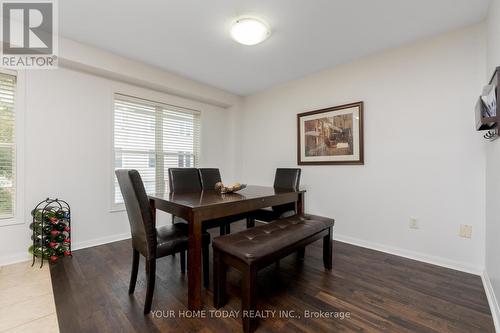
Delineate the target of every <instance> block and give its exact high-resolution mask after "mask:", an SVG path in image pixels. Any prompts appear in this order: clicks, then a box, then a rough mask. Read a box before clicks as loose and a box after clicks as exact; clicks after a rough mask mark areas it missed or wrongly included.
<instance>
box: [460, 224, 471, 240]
mask: <svg viewBox="0 0 500 333" xmlns="http://www.w3.org/2000/svg"><path fill="white" fill-rule="evenodd" d="M459 236H460V237H462V238H471V237H472V226H471V225H467V224H461V225H460V234H459Z"/></svg>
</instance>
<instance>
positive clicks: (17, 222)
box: [0, 217, 25, 228]
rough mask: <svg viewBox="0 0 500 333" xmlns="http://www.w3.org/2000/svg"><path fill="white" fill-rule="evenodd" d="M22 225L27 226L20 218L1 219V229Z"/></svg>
mask: <svg viewBox="0 0 500 333" xmlns="http://www.w3.org/2000/svg"><path fill="white" fill-rule="evenodd" d="M20 224H25V222H24V221H22V220H19V219H18V218H15V217H9V218H5V219H0V228H1V227H8V226H13V225H20Z"/></svg>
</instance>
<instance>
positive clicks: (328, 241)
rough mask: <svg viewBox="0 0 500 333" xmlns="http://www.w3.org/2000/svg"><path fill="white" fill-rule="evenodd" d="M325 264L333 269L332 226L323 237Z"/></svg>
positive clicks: (327, 267) (329, 268) (326, 267)
mask: <svg viewBox="0 0 500 333" xmlns="http://www.w3.org/2000/svg"><path fill="white" fill-rule="evenodd" d="M323 265H325V269H328V270H331V269H332V266H333V240H332V228H329V229H328V234H327V235H326V236H325V237H323Z"/></svg>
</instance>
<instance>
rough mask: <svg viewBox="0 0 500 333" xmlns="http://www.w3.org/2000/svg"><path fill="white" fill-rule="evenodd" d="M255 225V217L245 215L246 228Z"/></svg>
mask: <svg viewBox="0 0 500 333" xmlns="http://www.w3.org/2000/svg"><path fill="white" fill-rule="evenodd" d="M253 227H255V219H254V218H253V217H247V228H253Z"/></svg>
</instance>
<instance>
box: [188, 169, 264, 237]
mask: <svg viewBox="0 0 500 333" xmlns="http://www.w3.org/2000/svg"><path fill="white" fill-rule="evenodd" d="M198 172H199V173H200V180H201V186H202V188H203V190H205V191H206V190H215V184H216V183H218V182H221V181H222V178H221V176H220V171H219V169H218V168H199V169H198ZM243 219H246V220H247V225H250V224H252V223H254V222H253V221H252V220H253V216H248V214H243V215H235V216H229V217H225V218H223V219H217V220H214V221H215V222H213V223H220V235H221V236H222V235H225V234H230V233H231V223H234V222H238V221H241V220H243Z"/></svg>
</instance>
